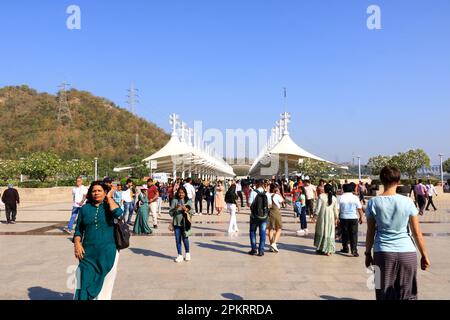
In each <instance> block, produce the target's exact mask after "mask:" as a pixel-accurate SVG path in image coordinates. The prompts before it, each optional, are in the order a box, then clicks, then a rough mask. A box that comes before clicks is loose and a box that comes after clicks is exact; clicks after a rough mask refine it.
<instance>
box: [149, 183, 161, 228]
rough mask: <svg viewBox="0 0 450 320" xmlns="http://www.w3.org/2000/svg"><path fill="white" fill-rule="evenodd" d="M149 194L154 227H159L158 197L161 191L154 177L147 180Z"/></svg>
mask: <svg viewBox="0 0 450 320" xmlns="http://www.w3.org/2000/svg"><path fill="white" fill-rule="evenodd" d="M147 187H148V190H147V195H148V203H149V209H150V215H149V216H152V217H153V228H154V229H158V198H159V191H158V188H157V187H156V186H155V184H154V183H153V179H152V178H149V179H148V180H147Z"/></svg>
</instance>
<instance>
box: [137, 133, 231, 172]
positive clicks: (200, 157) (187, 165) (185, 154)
mask: <svg viewBox="0 0 450 320" xmlns="http://www.w3.org/2000/svg"><path fill="white" fill-rule="evenodd" d="M178 159H180V160H182V162H184V169H186V170H187V169H190V170H192V171H193V172H194V171H196V170H208V171H212V172H214V174H215V175H217V176H224V177H234V176H235V173H234V170H233V168H232V167H231V166H230V165H228V164H227V163H226V162H225V161H224V160H223V159H221V158H218V157H213V156H211V155H209V154H207V153H205V152H203V151H201V150H199V149H197V148H193V147H192V146H189V145H188V144H187V143H185V142H182V141H180V139H179V138H178V136H177V135H172V137H171V138H170V140H169V142H168V143H167V144H166V145H165V146H164V147H163V148H162V149H161V150H159V151H158V152H156V153H154V154H152V155H151V156H149V157H147V158H145V159H144V160H142V161H145V162H148V161H151V160H157V161H158V169H157V170H158V171H161V170H163V171H167V172H172V169H173V164H174V161H175V160H178ZM182 168H183V166H182V165H181V164H179V165H177V171H178V172H180V171H181V170H183V169H182Z"/></svg>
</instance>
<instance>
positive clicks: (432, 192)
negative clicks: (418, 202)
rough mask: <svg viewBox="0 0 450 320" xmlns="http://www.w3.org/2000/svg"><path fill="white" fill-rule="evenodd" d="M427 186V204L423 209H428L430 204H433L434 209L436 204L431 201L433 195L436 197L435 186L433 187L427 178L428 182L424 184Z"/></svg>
mask: <svg viewBox="0 0 450 320" xmlns="http://www.w3.org/2000/svg"><path fill="white" fill-rule="evenodd" d="M426 187H427V195H428V204H427V208H426V209H425V210H426V211H430V204H431V205H432V206H433V209H434V211H436V210H437V209H436V206H435V205H434V203H433V196H434V195H435V196H436V197H437V195H438V194H437V192H436V188H435V187H434V185H433V184H432V183H431V180H428V184H427V185H426Z"/></svg>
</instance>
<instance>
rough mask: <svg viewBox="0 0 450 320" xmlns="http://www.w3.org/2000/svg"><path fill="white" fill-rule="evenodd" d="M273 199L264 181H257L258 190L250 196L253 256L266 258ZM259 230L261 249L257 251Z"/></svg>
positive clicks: (251, 252)
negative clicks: (267, 234)
mask: <svg viewBox="0 0 450 320" xmlns="http://www.w3.org/2000/svg"><path fill="white" fill-rule="evenodd" d="M271 202H272V201H271V199H270V197H269V196H268V195H267V193H266V191H265V190H264V181H262V180H257V181H256V189H255V190H253V191H252V192H251V194H250V199H249V203H250V210H251V214H250V245H251V247H252V249H251V250H250V252H249V254H250V255H252V256H255V255H258V256H259V257H262V256H264V246H265V245H266V229H267V220H268V218H269V206H270V205H271ZM258 228H259V247H258V250H257V249H256V229H258Z"/></svg>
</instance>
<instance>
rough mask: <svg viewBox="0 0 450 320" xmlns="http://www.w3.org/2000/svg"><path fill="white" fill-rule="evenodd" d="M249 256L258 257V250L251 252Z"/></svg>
mask: <svg viewBox="0 0 450 320" xmlns="http://www.w3.org/2000/svg"><path fill="white" fill-rule="evenodd" d="M248 254H249V255H251V256H256V255H257V254H258V252H256V250H250V251H249V252H248Z"/></svg>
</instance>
